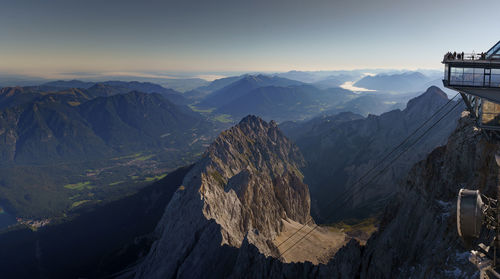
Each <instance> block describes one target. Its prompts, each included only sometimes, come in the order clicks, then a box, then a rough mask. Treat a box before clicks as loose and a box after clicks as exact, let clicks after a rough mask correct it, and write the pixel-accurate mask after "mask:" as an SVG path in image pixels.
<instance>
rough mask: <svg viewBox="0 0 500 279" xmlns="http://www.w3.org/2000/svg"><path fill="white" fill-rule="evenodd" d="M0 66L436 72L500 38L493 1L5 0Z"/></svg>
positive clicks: (39, 70)
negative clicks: (449, 57) (453, 56)
mask: <svg viewBox="0 0 500 279" xmlns="http://www.w3.org/2000/svg"><path fill="white" fill-rule="evenodd" d="M0 7H1V8H0V38H1V39H0V73H4V74H5V73H13V74H26V75H39V76H43V75H45V76H47V75H51V74H57V73H96V72H97V73H99V72H139V73H146V72H147V73H189V72H197V73H207V74H210V73H220V72H231V71H235V72H245V71H247V72H253V71H262V72H273V71H274V72H277V71H289V70H304V71H315V70H339V69H347V70H348V69H363V68H391V69H420V68H425V69H440V68H441V67H442V65H441V64H440V61H441V59H442V56H443V54H444V53H445V52H446V51H449V50H452V51H453V50H457V51H462V50H463V51H465V52H472V51H473V50H474V51H476V52H481V51H487V50H488V49H489V47H490V46H492V45H493V44H494V43H496V42H497V41H499V40H500V21H498V12H497V1H492V0H491V1H490V0H488V1H462V0H456V1H443V0H419V1H415V0H412V1H408V0H363V1H362V0H329V1H328V0H288V1H285V0H253V1H249V0H246V1H239V0H227V1H226V0H212V1H209V0H196V1H193V0H178V1H170V0H166V1H156V0H141V1H130V0H119V1H118V0H99V1H95V0H44V1H40V0H0Z"/></svg>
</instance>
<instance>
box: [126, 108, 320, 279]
mask: <svg viewBox="0 0 500 279" xmlns="http://www.w3.org/2000/svg"><path fill="white" fill-rule="evenodd" d="M303 164H304V159H303V157H302V155H301V154H300V152H299V151H298V149H297V147H296V146H295V145H294V144H293V143H292V142H291V141H289V140H288V139H287V138H286V137H285V136H283V134H282V133H281V132H280V131H279V129H278V127H277V125H276V123H275V122H273V121H271V122H270V123H267V122H265V121H263V120H262V119H260V118H258V117H256V116H247V117H245V118H244V119H243V120H241V122H240V123H239V124H238V125H236V126H234V127H232V128H231V129H229V130H227V131H224V132H222V133H221V134H220V136H219V137H218V138H217V139H216V140H215V142H214V143H213V144H212V145H211V146H210V147H209V148H208V149H207V151H206V152H205V154H204V156H203V158H202V159H201V160H200V161H199V162H198V163H196V164H195V166H194V167H193V168H192V169H191V171H190V172H189V173H188V174H187V175H186V176H185V178H184V181H183V185H182V186H180V187H179V189H178V190H177V192H176V193H175V194H174V196H173V197H172V200H171V201H170V203H169V204H168V206H167V207H166V209H165V213H164V215H163V217H162V219H161V221H160V222H159V224H158V226H157V229H156V232H155V233H156V234H157V237H158V240H157V241H156V243H154V245H153V247H152V249H151V251H150V252H149V254H148V255H147V257H146V258H145V260H144V261H143V263H142V264H140V266H139V267H138V268H137V270H136V271H135V273H136V274H135V277H136V278H172V277H183V278H197V277H220V276H228V275H229V274H230V273H231V272H232V267H233V266H234V264H235V261H236V259H237V253H238V249H237V248H239V247H241V246H242V243H246V244H245V245H252V247H254V248H255V247H256V248H257V249H258V251H259V253H260V254H263V255H265V256H273V257H279V251H278V249H277V247H276V245H275V244H274V243H273V242H272V240H273V239H274V238H276V237H277V236H278V235H279V234H280V233H281V232H282V230H283V229H284V226H285V225H284V221H287V222H295V223H300V224H304V223H306V222H308V221H310V220H311V217H310V215H309V213H310V197H309V190H308V187H307V185H305V184H304V183H303V182H302V174H301V173H300V171H299V168H300V167H301V166H303ZM209 271H210V272H209Z"/></svg>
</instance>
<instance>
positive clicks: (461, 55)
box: [444, 51, 486, 60]
mask: <svg viewBox="0 0 500 279" xmlns="http://www.w3.org/2000/svg"><path fill="white" fill-rule="evenodd" d="M444 59H445V60H484V59H486V53H484V52H481V54H474V53H472V54H471V55H470V56H468V57H466V56H465V53H464V52H463V51H462V53H457V52H456V51H454V52H453V53H451V52H447V53H446V54H445V55H444Z"/></svg>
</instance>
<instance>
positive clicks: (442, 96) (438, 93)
mask: <svg viewBox="0 0 500 279" xmlns="http://www.w3.org/2000/svg"><path fill="white" fill-rule="evenodd" d="M445 100H448V96H447V95H446V93H444V92H443V90H441V89H439V87H436V86H431V87H429V88H427V90H426V91H425V93H424V94H422V95H420V96H418V97H415V98H413V99H411V100H410V101H408V104H407V105H406V109H412V108H415V107H416V108H419V107H421V106H427V105H430V104H433V103H436V102H439V103H442V102H443V101H445Z"/></svg>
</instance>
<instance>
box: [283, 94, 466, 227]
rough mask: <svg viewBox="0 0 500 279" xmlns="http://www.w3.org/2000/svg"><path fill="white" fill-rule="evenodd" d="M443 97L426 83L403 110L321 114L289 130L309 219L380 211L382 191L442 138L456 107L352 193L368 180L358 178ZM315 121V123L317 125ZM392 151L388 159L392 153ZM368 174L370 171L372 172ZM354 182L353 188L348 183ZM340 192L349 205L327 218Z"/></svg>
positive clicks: (453, 123) (399, 179) (449, 130)
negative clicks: (300, 162)
mask: <svg viewBox="0 0 500 279" xmlns="http://www.w3.org/2000/svg"><path fill="white" fill-rule="evenodd" d="M447 102H448V98H447V96H446V94H445V93H444V92H443V91H441V90H440V89H439V88H437V87H430V88H429V89H428V90H427V91H426V92H425V93H424V94H422V95H420V96H418V97H416V98H414V99H412V100H410V101H409V102H408V104H407V107H406V108H405V109H404V110H393V111H390V112H387V113H384V114H382V115H380V116H374V115H370V116H368V117H367V118H363V119H354V120H351V121H349V120H348V119H349V118H347V119H346V117H341V115H339V116H337V118H338V119H337V120H335V118H332V119H329V118H326V119H324V120H323V121H322V123H321V122H320V121H319V120H315V121H314V120H312V121H309V122H306V123H305V124H303V125H301V129H300V130H301V131H302V134H298V133H296V132H295V133H294V132H293V131H292V133H291V134H290V135H291V136H292V139H293V138H295V142H296V143H297V146H298V147H299V148H300V151H301V152H302V154H304V157H305V159H306V162H307V166H306V167H305V168H304V169H303V172H304V175H305V182H306V183H307V184H308V185H309V187H310V191H311V197H312V201H313V216H314V218H315V219H316V220H317V221H318V222H325V223H328V222H331V221H335V220H337V219H341V218H346V217H356V218H365V217H367V216H370V215H373V212H374V211H380V208H383V205H384V203H385V200H386V198H387V196H388V195H392V194H393V193H394V192H396V191H397V188H398V185H399V184H401V183H402V182H404V178H405V177H406V175H407V174H408V171H409V170H410V169H411V168H412V166H413V165H414V164H415V163H417V162H418V161H420V160H423V159H424V158H425V157H426V156H427V155H428V154H429V153H430V152H431V151H432V150H433V149H435V148H436V147H438V146H441V145H444V144H445V143H446V141H447V139H448V137H449V136H450V134H451V133H452V132H453V130H454V129H455V127H456V125H457V119H459V118H460V113H461V109H460V107H457V108H456V109H455V110H453V111H452V112H451V113H450V114H448V115H447V116H446V117H445V118H444V119H443V120H442V121H441V122H440V123H438V125H437V126H436V127H435V128H434V129H433V130H432V132H431V133H428V134H427V135H426V136H424V137H423V138H422V139H421V140H420V141H419V142H418V143H417V144H416V145H415V146H413V147H412V148H411V150H410V151H409V152H406V153H405V154H404V155H403V156H401V158H399V159H398V160H397V161H396V162H395V163H394V164H393V165H392V166H391V167H390V168H389V169H388V170H387V171H386V172H385V173H384V174H383V175H381V176H380V177H379V178H378V179H377V180H376V181H372V182H370V185H369V186H368V187H367V189H366V190H364V191H363V192H359V191H358V192H356V189H357V188H359V186H360V185H359V184H364V183H368V181H369V179H366V178H365V179H364V180H363V183H357V182H358V181H359V180H360V179H361V178H362V177H363V176H364V175H365V174H366V172H367V171H369V170H370V169H372V168H374V167H376V166H377V164H379V162H380V160H381V159H382V158H384V157H385V156H386V154H388V153H389V152H390V151H391V150H392V149H393V148H394V147H396V146H398V145H399V144H400V143H401V142H402V141H403V140H404V139H405V138H406V137H407V136H409V135H410V134H412V133H413V132H414V131H415V130H416V129H417V128H418V127H419V126H420V125H422V124H423V123H425V121H426V120H427V119H429V118H430V117H431V116H433V115H434V113H435V112H436V111H438V109H439V108H441V107H442V106H443V105H444V104H446V103H447ZM452 106H453V104H449V105H448V107H447V108H446V109H445V110H443V111H441V112H440V113H439V114H438V115H437V116H434V118H433V119H432V121H431V122H430V123H427V125H425V127H424V128H423V129H420V130H419V131H418V133H417V134H416V135H414V136H413V137H412V140H411V141H409V142H407V143H406V144H405V145H403V146H402V148H400V150H404V149H405V148H406V146H408V145H409V144H410V143H411V142H412V141H413V140H414V139H416V138H417V137H418V136H420V135H421V134H422V133H423V132H424V131H425V130H426V129H427V128H428V127H430V125H431V124H432V123H433V122H434V121H436V120H437V119H439V118H440V117H441V116H442V115H443V114H444V113H445V112H446V111H447V109H449V108H451V107H452ZM351 117H352V116H351ZM315 122H320V123H321V125H318V124H317V123H315ZM287 130H288V131H290V129H285V133H286V131H287ZM295 130H297V128H295ZM287 135H288V134H287ZM294 135H295V136H294ZM395 154H398V153H397V152H396V153H395ZM395 154H393V155H392V156H391V157H389V158H388V160H387V161H391V160H392V159H393V158H394V157H396V156H395ZM373 173H375V172H372V175H373ZM369 177H371V175H370V176H369ZM355 184H358V185H356V186H358V187H353V185H355ZM344 191H348V192H349V193H350V194H349V196H351V197H352V199H351V201H350V202H349V203H348V206H345V207H344V208H342V209H339V210H337V212H336V214H334V216H333V218H332V217H330V218H329V219H328V217H327V216H331V214H332V213H331V209H330V207H331V206H330V203H331V200H332V197H335V196H337V195H339V194H340V193H342V192H344Z"/></svg>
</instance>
